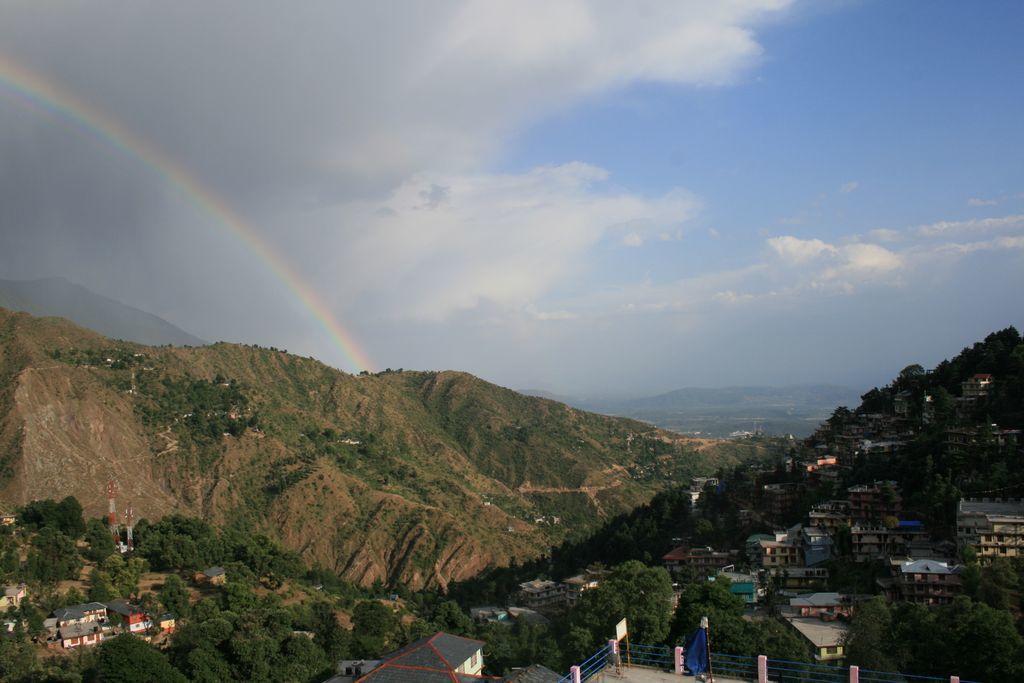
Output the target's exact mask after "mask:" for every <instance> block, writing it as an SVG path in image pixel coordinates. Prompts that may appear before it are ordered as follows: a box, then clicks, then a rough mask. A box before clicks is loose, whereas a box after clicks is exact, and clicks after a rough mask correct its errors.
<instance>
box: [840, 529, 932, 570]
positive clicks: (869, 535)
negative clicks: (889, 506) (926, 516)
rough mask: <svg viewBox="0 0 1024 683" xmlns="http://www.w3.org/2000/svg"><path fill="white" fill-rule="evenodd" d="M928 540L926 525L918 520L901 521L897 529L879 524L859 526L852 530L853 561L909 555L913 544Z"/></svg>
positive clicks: (868, 560)
mask: <svg viewBox="0 0 1024 683" xmlns="http://www.w3.org/2000/svg"><path fill="white" fill-rule="evenodd" d="M927 539H928V534H927V532H926V531H925V529H924V525H923V524H921V522H919V521H917V520H901V521H899V522H898V523H897V525H896V526H895V527H887V526H882V525H879V524H873V525H864V526H861V525H857V526H854V527H853V529H851V530H850V541H851V544H852V547H853V559H854V560H855V561H857V562H871V561H872V560H884V559H886V558H888V557H891V556H893V555H907V554H909V552H910V547H911V546H912V545H913V544H916V543H919V542H921V541H926V540H927Z"/></svg>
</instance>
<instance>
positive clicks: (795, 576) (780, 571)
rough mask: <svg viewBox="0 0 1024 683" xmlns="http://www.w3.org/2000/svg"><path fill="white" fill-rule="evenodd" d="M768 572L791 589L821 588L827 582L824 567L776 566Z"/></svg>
mask: <svg viewBox="0 0 1024 683" xmlns="http://www.w3.org/2000/svg"><path fill="white" fill-rule="evenodd" d="M769 573H770V574H771V575H772V576H774V577H776V578H778V579H779V580H780V581H781V583H782V587H783V588H784V589H786V590H791V591H818V590H823V589H824V588H825V586H826V584H827V583H828V569H825V568H824V567H778V568H776V569H772V570H770V572H769Z"/></svg>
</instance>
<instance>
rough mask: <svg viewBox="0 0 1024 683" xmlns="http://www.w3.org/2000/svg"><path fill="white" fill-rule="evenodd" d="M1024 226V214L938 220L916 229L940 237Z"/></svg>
mask: <svg viewBox="0 0 1024 683" xmlns="http://www.w3.org/2000/svg"><path fill="white" fill-rule="evenodd" d="M1021 228H1024V214H1016V215H1011V216H1002V217H998V218H972V219H970V220H965V221H937V222H935V223H929V224H928V225H921V226H919V227H917V228H916V230H915V231H914V232H915V233H916V234H917V235H919V236H921V237H938V236H940V235H947V234H952V233H972V232H994V231H999V230H1016V229H1021Z"/></svg>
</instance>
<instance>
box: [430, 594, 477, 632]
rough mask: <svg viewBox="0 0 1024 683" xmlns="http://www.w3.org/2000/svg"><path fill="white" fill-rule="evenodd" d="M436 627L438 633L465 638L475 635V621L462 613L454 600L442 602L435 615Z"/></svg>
mask: <svg viewBox="0 0 1024 683" xmlns="http://www.w3.org/2000/svg"><path fill="white" fill-rule="evenodd" d="M434 625H435V626H436V627H437V630H438V631H444V632H446V633H453V634H455V635H460V636H465V635H471V634H472V633H473V620H472V619H470V618H469V615H468V614H466V613H465V612H463V611H462V608H460V607H459V604H458V603H457V602H455V601H454V600H446V601H445V602H442V603H441V604H440V605H439V606H438V608H437V612H436V613H435V614H434Z"/></svg>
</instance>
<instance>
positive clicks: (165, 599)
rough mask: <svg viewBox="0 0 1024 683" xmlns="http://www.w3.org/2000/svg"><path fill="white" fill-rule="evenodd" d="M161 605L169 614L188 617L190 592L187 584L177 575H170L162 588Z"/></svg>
mask: <svg viewBox="0 0 1024 683" xmlns="http://www.w3.org/2000/svg"><path fill="white" fill-rule="evenodd" d="M159 595H160V604H161V605H163V608H164V609H165V610H167V611H168V612H170V613H172V614H174V615H176V616H178V617H185V618H187V617H188V614H189V601H188V597H189V592H188V588H187V587H186V586H185V582H184V581H182V580H181V577H180V576H178V575H177V574H170V575H169V576H168V577H167V578H166V579H164V583H163V585H162V586H160V591H159Z"/></svg>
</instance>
